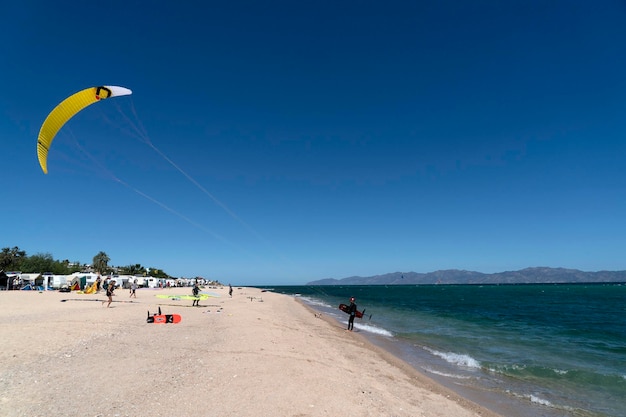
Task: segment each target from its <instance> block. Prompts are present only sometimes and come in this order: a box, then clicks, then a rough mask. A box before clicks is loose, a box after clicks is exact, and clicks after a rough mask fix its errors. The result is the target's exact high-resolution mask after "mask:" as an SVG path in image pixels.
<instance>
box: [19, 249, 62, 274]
mask: <svg viewBox="0 0 626 417" xmlns="http://www.w3.org/2000/svg"><path fill="white" fill-rule="evenodd" d="M60 266H62V265H61V263H59V262H58V261H55V260H54V258H53V257H52V255H51V254H49V253H37V254H35V255H32V256H28V257H26V258H24V259H23V260H22V262H21V270H22V272H26V273H44V272H52V273H59V272H60V273H64V272H65V270H59V267H60Z"/></svg>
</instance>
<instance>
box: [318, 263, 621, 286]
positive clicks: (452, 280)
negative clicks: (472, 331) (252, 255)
mask: <svg viewBox="0 0 626 417" xmlns="http://www.w3.org/2000/svg"><path fill="white" fill-rule="evenodd" d="M617 282H624V283H626V271H596V272H586V271H581V270H578V269H568V268H551V267H529V268H524V269H520V270H518V271H504V272H496V273H492V274H487V273H483V272H476V271H466V270H461V269H445V270H438V271H433V272H427V273H420V272H390V273H387V274H382V275H373V276H369V277H361V276H351V277H346V278H341V279H335V278H326V279H320V280H315V281H311V282H308V283H307V284H306V285H419V284H567V283H571V284H576V283H617Z"/></svg>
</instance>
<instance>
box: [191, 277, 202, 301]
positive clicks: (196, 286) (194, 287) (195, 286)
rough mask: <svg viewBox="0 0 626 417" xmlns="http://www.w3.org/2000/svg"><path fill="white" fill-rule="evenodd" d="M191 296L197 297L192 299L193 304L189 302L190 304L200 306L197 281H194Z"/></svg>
mask: <svg viewBox="0 0 626 417" xmlns="http://www.w3.org/2000/svg"><path fill="white" fill-rule="evenodd" d="M192 293H193V296H194V297H197V298H194V299H193V304H191V305H192V306H198V307H200V297H199V294H200V287H198V283H197V282H196V285H194V286H193V290H192Z"/></svg>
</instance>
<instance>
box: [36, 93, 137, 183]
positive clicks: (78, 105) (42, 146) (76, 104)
mask: <svg viewBox="0 0 626 417" xmlns="http://www.w3.org/2000/svg"><path fill="white" fill-rule="evenodd" d="M132 93H133V92H132V91H130V90H129V89H128V88H124V87H117V86H110V85H104V86H100V87H90V88H87V89H85V90H82V91H79V92H78V93H76V94H73V95H71V96H69V97H68V98H66V99H65V100H63V101H62V102H61V103H60V104H59V105H58V106H56V107H55V108H54V110H52V111H51V112H50V114H49V115H48V117H46V120H45V121H44V122H43V125H41V130H39V137H38V138H37V157H38V158H39V165H41V169H42V170H43V172H44V174H47V173H48V149H50V145H51V144H52V140H53V139H54V137H55V136H56V134H57V132H58V131H59V130H60V129H61V128H62V127H63V125H64V124H65V123H66V122H67V121H68V120H70V119H71V118H72V117H74V115H75V114H76V113H78V112H79V111H81V110H82V109H84V108H85V107H87V106H90V105H92V104H93V103H95V102H97V101H100V100H104V99H107V98H109V97H119V96H127V95H130V94H132Z"/></svg>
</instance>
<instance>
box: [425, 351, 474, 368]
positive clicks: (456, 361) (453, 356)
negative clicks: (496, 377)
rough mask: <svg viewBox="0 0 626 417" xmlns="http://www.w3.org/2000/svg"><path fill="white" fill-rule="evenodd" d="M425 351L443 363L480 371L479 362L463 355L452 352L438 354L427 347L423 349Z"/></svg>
mask: <svg viewBox="0 0 626 417" xmlns="http://www.w3.org/2000/svg"><path fill="white" fill-rule="evenodd" d="M424 349H425V350H427V351H428V352H430V353H432V354H433V355H435V356H439V357H440V358H441V359H443V360H444V361H446V362H448V363H451V364H453V365H458V366H463V367H466V368H475V369H480V362H478V361H477V360H476V359H474V358H472V357H471V356H469V355H464V354H461V353H453V352H439V351H438V350H435V349H430V348H428V347H424Z"/></svg>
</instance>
